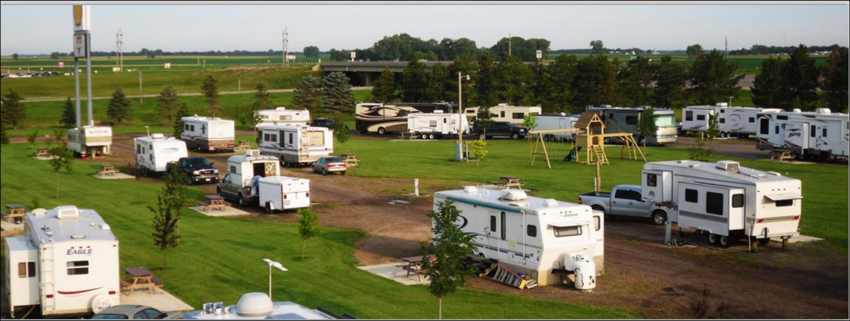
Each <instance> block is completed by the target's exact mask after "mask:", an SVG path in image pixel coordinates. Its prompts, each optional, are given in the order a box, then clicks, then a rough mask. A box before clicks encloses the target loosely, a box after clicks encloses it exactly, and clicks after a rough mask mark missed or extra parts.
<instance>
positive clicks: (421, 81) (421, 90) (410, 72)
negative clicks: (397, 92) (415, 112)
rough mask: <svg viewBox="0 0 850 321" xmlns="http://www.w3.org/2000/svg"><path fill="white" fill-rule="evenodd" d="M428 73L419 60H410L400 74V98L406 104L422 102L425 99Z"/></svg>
mask: <svg viewBox="0 0 850 321" xmlns="http://www.w3.org/2000/svg"><path fill="white" fill-rule="evenodd" d="M427 88H428V73H427V72H426V71H425V65H424V64H422V62H420V61H419V59H413V60H410V62H409V63H408V64H407V69H405V70H404V72H403V73H402V82H401V96H402V97H403V99H404V101H406V102H422V101H425V100H426V99H427V95H426V90H427Z"/></svg>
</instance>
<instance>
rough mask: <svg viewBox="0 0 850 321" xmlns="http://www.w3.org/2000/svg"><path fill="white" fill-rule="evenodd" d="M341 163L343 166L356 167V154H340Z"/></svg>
mask: <svg viewBox="0 0 850 321" xmlns="http://www.w3.org/2000/svg"><path fill="white" fill-rule="evenodd" d="M342 161H343V162H345V165H350V166H357V161H358V159H357V154H349V153H342Z"/></svg>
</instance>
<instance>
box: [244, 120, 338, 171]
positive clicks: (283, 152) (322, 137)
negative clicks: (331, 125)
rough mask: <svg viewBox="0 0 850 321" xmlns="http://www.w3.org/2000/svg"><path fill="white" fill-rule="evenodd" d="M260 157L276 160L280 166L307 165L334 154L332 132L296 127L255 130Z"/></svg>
mask: <svg viewBox="0 0 850 321" xmlns="http://www.w3.org/2000/svg"><path fill="white" fill-rule="evenodd" d="M257 135H258V136H257V145H258V146H259V149H260V153H261V154H263V155H271V156H275V157H277V158H279V159H280V161H281V163H282V164H284V166H286V165H287V164H295V165H310V164H312V163H313V162H315V161H316V160H318V159H319V158H320V157H324V156H330V154H331V153H333V151H334V142H333V130H330V129H327V128H324V127H312V126H307V125H296V124H278V125H263V126H258V127H257Z"/></svg>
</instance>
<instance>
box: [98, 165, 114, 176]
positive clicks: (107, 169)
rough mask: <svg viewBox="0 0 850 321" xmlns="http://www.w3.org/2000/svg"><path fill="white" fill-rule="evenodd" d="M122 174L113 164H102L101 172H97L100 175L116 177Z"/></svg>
mask: <svg viewBox="0 0 850 321" xmlns="http://www.w3.org/2000/svg"><path fill="white" fill-rule="evenodd" d="M118 173H120V172H119V171H117V170H116V169H115V166H114V165H112V164H101V165H100V170H99V171H97V174H98V175H115V174H118Z"/></svg>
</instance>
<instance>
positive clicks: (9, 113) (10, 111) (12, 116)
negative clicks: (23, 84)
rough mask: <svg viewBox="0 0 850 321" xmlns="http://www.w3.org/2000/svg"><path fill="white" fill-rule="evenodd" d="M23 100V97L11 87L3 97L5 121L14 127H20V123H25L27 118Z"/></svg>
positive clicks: (7, 124)
mask: <svg viewBox="0 0 850 321" xmlns="http://www.w3.org/2000/svg"><path fill="white" fill-rule="evenodd" d="M21 100H23V97H21V95H18V93H17V92H15V91H14V90H12V88H9V93H8V94H6V96H5V97H3V115H2V117H3V122H4V123H6V126H10V127H12V129H18V125H20V124H23V123H24V121H25V120H26V119H27V114H26V112H25V109H24V104H23V103H22V102H21Z"/></svg>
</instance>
